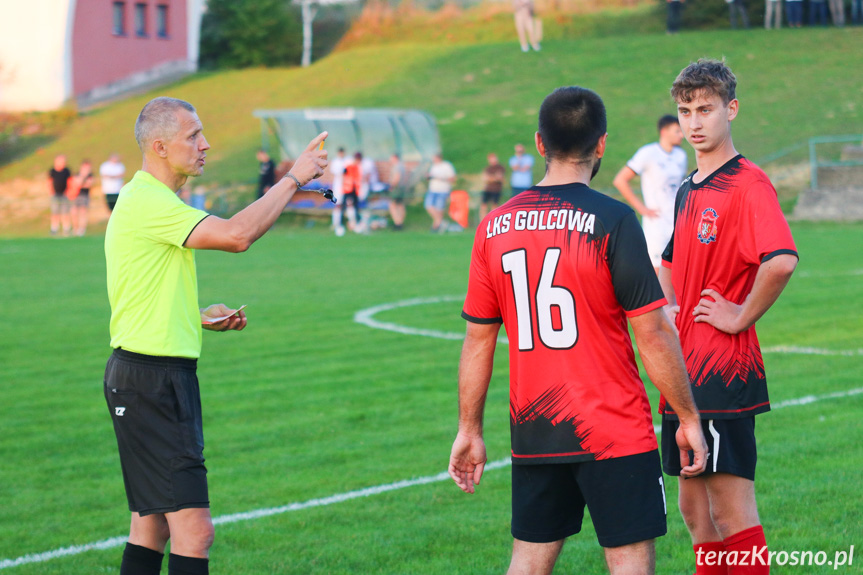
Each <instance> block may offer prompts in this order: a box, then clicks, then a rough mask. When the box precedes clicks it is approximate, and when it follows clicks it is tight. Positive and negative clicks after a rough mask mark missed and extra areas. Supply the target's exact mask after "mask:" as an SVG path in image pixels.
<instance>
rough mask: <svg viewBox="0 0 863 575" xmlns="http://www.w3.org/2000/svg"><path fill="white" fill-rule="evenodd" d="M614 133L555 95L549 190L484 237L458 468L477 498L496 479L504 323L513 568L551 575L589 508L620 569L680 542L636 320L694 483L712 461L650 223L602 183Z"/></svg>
mask: <svg viewBox="0 0 863 575" xmlns="http://www.w3.org/2000/svg"><path fill="white" fill-rule="evenodd" d="M606 136H607V135H606V119H605V107H604V105H603V104H602V100H601V99H600V98H599V96H597V95H596V94H595V93H593V92H591V91H590V90H586V89H584V88H578V87H569V88H559V89H558V90H555V91H554V92H553V93H552V94H551V95H549V96H548V97H547V98H546V99H545V101H544V102H543V104H542V108H541V109H540V112H539V131H538V132H537V135H536V148H537V151H538V152H539V153H540V155H542V156H543V157H544V158H545V160H546V165H547V171H546V175H545V178H544V179H543V180H542V181H541V182H540V183H539V184H537V185H536V186H533V187H532V188H530V189H529V190H527V191H526V192H523V193H521V194H519V195H518V196H515V197H514V198H512V199H511V200H510V201H509V202H507V203H506V204H504V205H503V206H501V207H500V208H498V209H496V210H494V211H493V212H491V213H490V214H489V215H488V216H486V217H485V218H484V219H483V221H482V223H481V224H480V226H479V229H478V230H477V233H476V237H475V241H474V248H473V254H472V257H471V269H470V280H469V284H468V295H467V298H466V300H465V304H464V309H463V312H462V316H463V317H464V318H465V319H467V320H468V324H467V335H466V338H465V343H464V348H463V350H462V358H461V364H460V367H459V432H458V436H457V437H456V440H455V443H454V444H453V448H452V455H451V458H450V466H449V471H450V475H451V476H452V477H453V479H454V480H455V482H456V483H457V484H458V485H459V487H461V488H462V489H463V490H464V491H466V492H468V493H472V492H473V491H474V485H475V484H478V483H479V480H480V477H481V475H482V470H483V465H484V464H485V461H486V453H485V445H484V443H483V439H482V414H483V408H484V405H485V396H486V392H487V390H488V385H489V380H490V377H491V369H492V359H493V356H494V349H495V344H496V341H497V336H498V332H499V330H500V325H501V323H503V325H504V326H505V327H506V332H507V335H508V338H509V342H510V343H509V349H510V351H509V355H510V425H511V435H512V462H513V470H512V473H513V500H512V502H513V519H512V534H513V536H514V537H515V545H514V547H513V559H512V565H511V571H512V572H517V573H526V572H530V573H551V570H552V568H553V567H554V563H555V561H556V559H557V555H558V553H559V552H560V549H561V547H562V546H563V541H564V540H565V538H566V537H568V536H569V535H572V534H575V533H577V532H578V531H579V530H580V529H581V522H582V518H583V515H584V507H585V505H588V506H589V507H590V511H591V517H592V519H593V522H594V526H595V528H596V532H597V537H598V539H599V543H600V545H602V546H603V547H605V548H606V550H605V552H606V558H607V561H608V564H609V565H610V566H611V567H610V569H611V571H612V573H618V572H623V571H618V570H619V569H628V571H626V572H627V573H631V572H635V571H637V572H639V573H653V568H654V557H653V539H654V538H655V537H658V536H661V535H664V534H665V530H666V526H665V505H664V491H663V486H662V478H661V471H660V469H659V457H658V450H657V445H656V437H655V435H654V432H653V426H652V423H651V417H650V408H649V404H648V400H647V395H646V393H645V390H644V385H643V384H642V382H641V380H640V379H639V376H638V368H637V367H636V363H635V357H634V353H633V349H632V342H631V340H630V337H629V331H628V327H627V320H629V323H630V324H631V325H632V328H633V332H634V334H635V338H636V341H637V343H638V347H639V351H640V354H641V356H642V358H643V360H644V364H645V367H646V369H647V371H648V374H649V375H650V377H651V379H652V380H653V381H654V382H655V383H656V385H657V387H658V388H659V389H660V390H661V391H662V392H663V393H664V394H668V396H667V397H668V398H669V403H670V404H671V405H674V406H675V409H676V410H677V413H678V415H679V417H680V419H681V431H680V433H679V435H678V443H679V447H680V452H679V453H678V459H679V460H680V461H683V460H684V459H685V461H683V464H684V465H685V467H684V469H683V474H684V476H690V475H696V474H698V473H700V471H701V470H702V469H703V459H704V458H705V457H706V453H705V442H704V437H703V435H702V432H701V424H700V420H699V418H698V414H697V410H696V408H695V405H694V403H693V401H692V397H691V393H690V391H689V385H688V380H687V378H686V374H685V367H684V363H683V357H682V355H681V352H680V348H679V344H678V342H677V340H676V338H675V336H674V331H673V327H672V326H671V323H670V322H669V321H668V318H667V317H666V315H665V313H664V312H663V309H662V307H663V305H664V304H665V299H664V297H663V294H662V291H661V288H660V285H659V282H658V281H657V279H656V274H655V272H654V270H653V267H652V265H651V263H650V259H649V257H648V255H647V247H646V243H645V240H644V234H643V233H642V231H641V227H640V226H639V224H638V220H637V219H636V217H635V213H634V212H633V211H632V209H630V208H629V207H627V206H626V205H624V204H622V203H621V202H618V201H616V200H613V199H611V198H609V197H607V196H604V195H603V194H600V193H597V192H595V191H593V190H591V189H590V188H589V187H588V183H589V182H590V180H591V179H592V178H593V176H594V175H595V174H596V172H597V170H598V169H599V164H600V159H601V158H602V155H603V154H604V152H605V143H606ZM693 449H694V451H695V461H694V462H693V463H690V462H689V458H688V452H689V450H693Z"/></svg>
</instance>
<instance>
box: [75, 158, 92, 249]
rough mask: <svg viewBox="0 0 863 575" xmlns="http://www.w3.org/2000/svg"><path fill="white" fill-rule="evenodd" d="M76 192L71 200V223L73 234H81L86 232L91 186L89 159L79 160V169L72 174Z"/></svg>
mask: <svg viewBox="0 0 863 575" xmlns="http://www.w3.org/2000/svg"><path fill="white" fill-rule="evenodd" d="M73 179H74V180H75V185H76V187H77V188H78V194H77V196H76V197H75V199H74V200H72V225H73V226H74V227H75V235H76V236H83V235H84V234H86V233H87V219H88V217H87V216H88V211H89V209H90V189H91V188H92V187H93V180H94V178H93V165H92V164H91V163H90V160H84V161H82V162H81V169H80V170H79V171H78V174H77V175H75V176H73Z"/></svg>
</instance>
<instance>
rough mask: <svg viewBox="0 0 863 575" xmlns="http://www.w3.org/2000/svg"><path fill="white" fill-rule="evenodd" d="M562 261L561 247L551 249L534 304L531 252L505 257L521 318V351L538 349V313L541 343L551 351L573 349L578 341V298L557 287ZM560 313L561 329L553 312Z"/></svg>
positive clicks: (544, 260)
mask: <svg viewBox="0 0 863 575" xmlns="http://www.w3.org/2000/svg"><path fill="white" fill-rule="evenodd" d="M559 260H560V248H548V249H547V250H546V252H545V258H544V259H543V262H542V273H541V274H540V276H539V285H537V286H536V292H535V297H534V301H533V302H531V297H530V296H531V293H530V285H528V283H529V282H528V275H527V251H526V250H524V249H519V250H515V251H512V252H507V253H505V254H503V256H502V257H501V265H502V266H503V271H504V272H506V273H507V274H508V275H509V278H510V281H511V282H512V293H513V296H514V298H515V314H516V316H517V319H518V349H519V350H520V351H530V350H532V349H533V348H534V333H533V325H534V322H533V313H532V312H533V311H534V310H535V311H536V325H537V327H538V328H539V329H538V331H539V340H540V341H541V342H542V344H543V345H544V346H545V347H547V348H549V349H569V348H571V347H572V346H574V345H575V342H576V341H578V324H577V322H576V319H575V298H573V297H572V292H570V291H569V290H568V289H566V288H565V287H562V286H556V285H554V274H555V273H557V264H558V261H559ZM554 308H557V310H558V312H559V314H560V329H558V328H556V327H555V325H554V319H553V316H552V313H553V309H554Z"/></svg>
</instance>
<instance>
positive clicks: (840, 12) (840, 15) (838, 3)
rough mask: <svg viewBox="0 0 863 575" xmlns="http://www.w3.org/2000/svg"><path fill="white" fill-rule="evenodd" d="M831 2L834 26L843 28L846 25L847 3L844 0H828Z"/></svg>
mask: <svg viewBox="0 0 863 575" xmlns="http://www.w3.org/2000/svg"><path fill="white" fill-rule="evenodd" d="M828 1H829V2H830V16H831V17H832V18H833V25H834V26H838V27H839V28H841V27H842V26H844V25H845V2H844V1H843V0H828Z"/></svg>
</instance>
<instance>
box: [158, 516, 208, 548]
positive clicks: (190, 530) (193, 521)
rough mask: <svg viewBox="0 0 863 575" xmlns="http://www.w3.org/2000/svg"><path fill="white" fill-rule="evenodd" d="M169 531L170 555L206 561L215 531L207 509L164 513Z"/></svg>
mask: <svg viewBox="0 0 863 575" xmlns="http://www.w3.org/2000/svg"><path fill="white" fill-rule="evenodd" d="M165 518H166V519H167V520H168V526H169V527H170V529H171V553H173V554H174V555H182V556H184V557H199V558H201V559H207V558H209V556H210V547H211V546H212V545H213V538H214V537H215V530H214V529H213V521H212V519H211V518H210V510H209V509H181V510H180V511H176V512H174V513H166V514H165Z"/></svg>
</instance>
